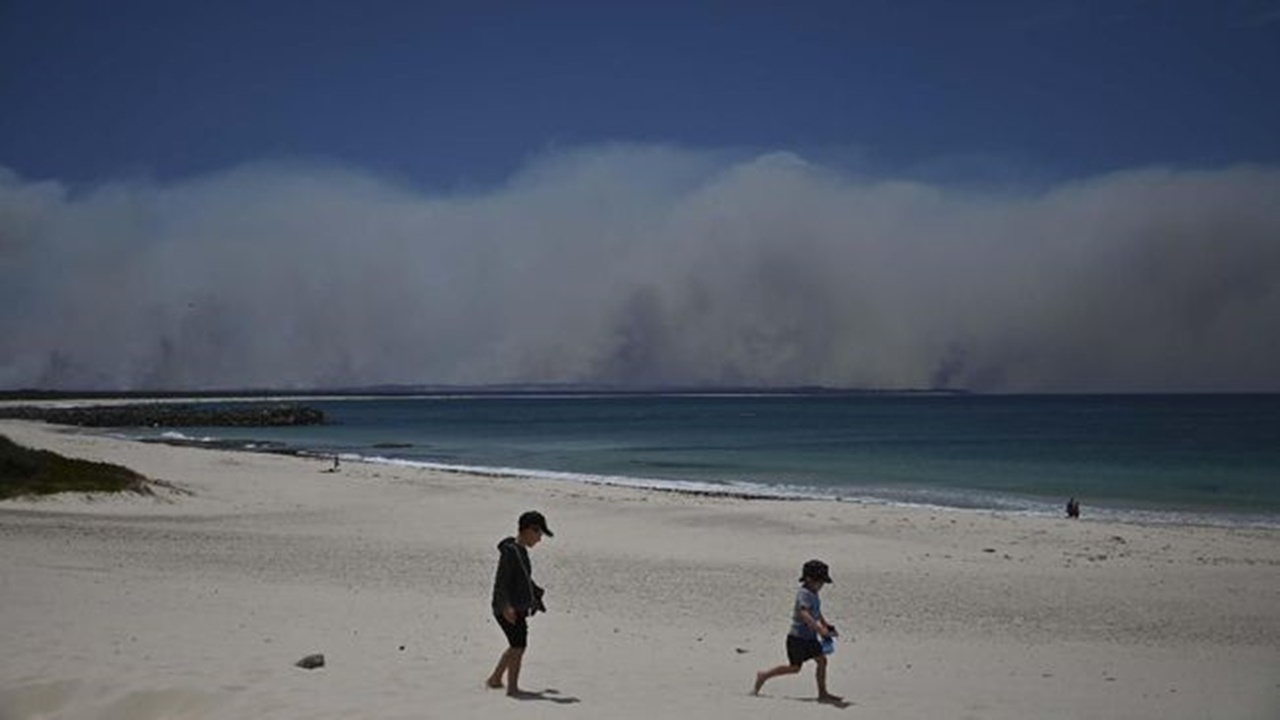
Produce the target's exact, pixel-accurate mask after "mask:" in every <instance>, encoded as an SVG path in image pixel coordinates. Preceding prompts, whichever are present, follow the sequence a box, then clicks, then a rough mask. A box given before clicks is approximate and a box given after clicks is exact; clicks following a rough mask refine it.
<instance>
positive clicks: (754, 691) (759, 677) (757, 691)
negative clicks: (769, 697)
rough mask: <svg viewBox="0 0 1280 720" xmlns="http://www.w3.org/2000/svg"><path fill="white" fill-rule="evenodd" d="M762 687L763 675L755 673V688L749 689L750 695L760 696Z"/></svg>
mask: <svg viewBox="0 0 1280 720" xmlns="http://www.w3.org/2000/svg"><path fill="white" fill-rule="evenodd" d="M762 687H764V673H762V672H758V673H756V686H755V687H753V688H751V694H752V695H759V694H760V688H762Z"/></svg>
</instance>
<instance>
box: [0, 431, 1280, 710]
mask: <svg viewBox="0 0 1280 720" xmlns="http://www.w3.org/2000/svg"><path fill="white" fill-rule="evenodd" d="M0 432H2V433H5V434H7V435H9V436H10V437H11V438H12V439H14V441H15V442H19V443H21V444H27V445H31V446H36V447H41V448H44V449H51V450H54V451H56V452H59V453H62V454H65V455H71V456H76V457H84V458H86V459H93V460H102V461H110V462H116V463H119V464H123V465H125V466H127V467H131V468H133V469H135V470H137V471H139V472H141V473H143V474H144V475H147V476H148V477H152V478H155V479H162V480H166V481H168V482H172V483H174V484H176V485H177V486H179V487H181V488H182V489H184V490H188V491H190V492H192V493H193V494H192V495H189V496H188V495H182V496H177V495H175V496H159V497H157V498H142V497H131V496H121V497H105V498H103V497H98V498H88V499H87V498H84V497H57V498H52V499H49V500H37V501H5V502H0V537H3V542H4V544H5V553H3V554H0V577H3V578H4V580H3V582H0V618H3V619H4V622H2V623H0V644H3V646H4V647H5V649H6V653H5V655H4V656H3V657H2V658H0V717H4V718H6V719H8V718H18V719H21V718H27V717H39V716H42V715H43V716H58V717H68V718H81V717H83V718H91V717H101V716H128V717H133V718H160V717H173V716H186V717H194V718H210V719H221V718H234V717H264V718H293V717H303V716H306V717H319V718H339V717H355V716H359V717H380V718H412V717H421V716H422V714H423V712H424V711H428V710H427V709H429V714H431V715H441V716H447V717H451V718H455V720H469V719H471V718H487V717H492V716H494V715H496V714H500V713H504V712H521V713H523V714H528V713H532V714H533V715H535V716H539V717H540V716H543V715H544V714H546V715H548V716H550V715H551V714H554V716H555V717H557V718H569V719H574V718H594V717H601V716H604V717H617V718H648V717H653V716H654V715H655V714H656V715H666V716H673V717H675V716H680V717H684V716H699V717H705V718H708V720H728V719H729V718H733V719H734V720H739V719H740V718H748V719H750V718H769V717H777V716H778V715H780V714H787V715H798V716H801V717H808V716H813V717H830V712H831V711H832V708H830V707H826V706H819V705H817V704H815V703H813V702H812V701H811V698H812V695H813V679H812V669H811V668H808V667H807V668H805V669H804V671H803V672H802V673H801V674H800V675H799V676H796V677H794V678H786V679H782V678H780V679H777V680H774V681H771V683H770V684H769V685H768V686H767V687H766V688H765V693H764V696H762V697H751V696H750V695H749V692H748V691H749V688H750V681H751V679H752V678H753V677H754V673H755V672H756V671H757V670H759V669H762V668H764V667H769V666H772V665H776V664H777V663H778V662H780V661H781V660H782V659H783V658H784V656H783V654H782V648H781V640H782V636H783V634H784V633H785V632H786V627H787V623H788V621H789V620H788V618H789V615H790V604H791V601H792V599H793V595H794V588H795V579H796V575H795V573H796V572H797V570H798V568H799V565H800V564H801V563H802V562H803V561H804V560H807V559H808V558H810V557H819V558H822V559H824V560H826V561H827V562H828V563H829V564H830V565H831V568H832V575H833V577H834V579H835V584H834V585H832V586H829V587H828V588H827V589H825V590H824V594H823V606H824V610H825V611H826V613H827V615H828V616H829V617H830V618H831V619H832V620H833V621H834V622H835V624H837V625H838V626H839V627H840V628H841V631H842V635H844V636H845V641H844V642H842V643H841V647H840V649H839V650H838V652H837V654H836V655H834V656H832V661H831V667H830V670H829V677H830V682H831V687H832V690H833V692H836V693H838V694H841V695H844V696H845V698H846V700H847V701H849V703H850V704H851V707H850V708H849V709H848V711H849V712H852V713H858V714H859V715H860V716H866V717H877V718H888V719H889V720H894V719H895V718H903V719H905V718H919V717H960V716H966V715H972V716H979V717H984V718H990V719H992V720H1014V719H1015V718H1017V719H1019V720H1021V719H1022V718H1027V717H1036V718H1114V717H1126V718H1161V719H1162V720H1166V719H1170V718H1172V719H1174V720H1180V719H1182V718H1186V719H1187V720H1190V719H1191V718H1199V717H1204V716H1208V715H1213V716H1228V717H1234V718H1247V719H1254V718H1256V719H1257V720H1269V719H1270V718H1273V717H1275V716H1276V711H1277V710H1278V709H1280V683H1277V681H1276V678H1275V674H1274V669H1275V668H1276V667H1280V602H1277V600H1280V532H1277V531H1272V530H1258V529H1232V528H1212V527H1196V526H1139V525H1129V524H1121V523H1111V522H1105V521H1101V520H1085V521H1070V520H1067V519H1065V518H1029V517H1017V516H1010V515H997V514H993V513H985V512H942V511H930V510H927V509H923V508H900V507H884V506H872V505H862V504H856V503H833V502H815V501H806V500H795V501H770V500H742V499H737V498H725V497H709V496H704V495H688V494H676V493H661V492H653V491H649V490H639V489H635V488H624V487H610V486H592V485H585V484H577V483H564V482H553V481H549V480H538V479H524V480H519V479H511V478H496V477H485V476H472V475H458V474H450V473H442V472H436V471H431V470H427V469H422V468H408V467H394V466H383V465H373V464H366V463H351V464H349V465H348V464H346V463H344V464H343V465H342V467H341V470H340V471H339V472H325V468H326V463H325V462H324V461H323V460H322V459H308V458H302V457H296V456H287V455H273V454H262V453H248V452H240V451H218V452H211V451H209V450H204V449H198V448H184V447H174V446H168V445H160V444H147V443H140V442H136V441H131V440H125V439H119V438H112V437H107V436H102V435H97V434H92V433H83V432H77V431H74V430H72V431H71V432H63V431H61V430H59V429H55V428H52V427H48V426H39V425H32V424H22V423H12V422H0ZM529 508H537V509H541V510H543V511H544V512H545V513H546V514H547V517H548V519H549V522H550V525H551V527H552V528H554V529H555V531H556V537H555V538H554V539H552V540H549V541H547V542H546V543H544V544H542V545H539V547H538V548H537V549H536V550H535V551H534V553H533V560H534V567H535V576H536V577H537V578H538V581H539V584H541V585H543V586H545V587H546V588H548V595H547V604H548V606H549V608H550V612H548V613H547V614H546V615H539V616H538V617H537V618H535V619H534V621H532V622H531V626H532V634H531V638H532V639H531V649H530V652H529V656H528V658H527V660H526V664H525V677H526V679H527V682H526V683H525V684H527V686H528V687H529V688H530V689H533V690H542V689H554V690H557V691H558V693H557V694H554V695H550V694H549V695H546V696H545V698H548V699H549V698H560V699H562V700H573V701H574V702H571V703H570V702H566V703H563V704H558V703H552V702H532V703H528V704H521V703H520V702H519V701H512V700H509V699H507V698H506V697H505V696H503V695H502V694H501V693H493V692H491V691H487V690H485V689H484V688H483V687H482V679H483V678H484V677H485V676H486V675H487V674H488V672H489V671H490V670H491V669H492V665H493V662H494V660H495V659H496V657H497V655H498V653H499V652H500V650H501V648H502V647H503V642H504V641H503V640H502V637H501V633H500V632H499V630H498V629H497V628H496V627H495V626H494V625H493V622H492V618H491V617H490V613H489V609H488V592H489V586H490V583H491V582H492V573H493V563H494V562H495V560H496V549H495V547H494V545H495V543H496V542H497V541H498V540H499V539H500V538H501V537H502V536H504V535H506V534H510V532H511V531H512V529H513V528H512V527H511V526H512V524H513V522H514V518H515V517H516V515H517V514H518V513H519V512H521V511H523V510H525V509H529ZM315 652H322V653H324V654H325V655H326V658H327V663H328V664H327V666H326V667H325V668H324V669H321V670H317V671H313V672H308V671H304V670H300V669H298V668H296V667H294V666H293V663H294V662H296V661H297V660H298V659H299V658H301V657H303V656H305V655H308V654H311V653H315ZM623 679H625V682H624V681H623ZM113 713H114V715H113Z"/></svg>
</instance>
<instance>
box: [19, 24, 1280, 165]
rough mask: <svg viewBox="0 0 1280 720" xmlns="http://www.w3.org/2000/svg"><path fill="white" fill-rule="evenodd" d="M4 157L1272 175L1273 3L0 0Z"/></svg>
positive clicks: (1279, 74)
mask: <svg viewBox="0 0 1280 720" xmlns="http://www.w3.org/2000/svg"><path fill="white" fill-rule="evenodd" d="M0 108H4V109H3V111H2V112H0V164H3V165H5V166H7V167H9V168H10V169H12V170H14V171H16V172H18V173H19V174H21V175H23V176H26V177H32V178H38V179H39V178H57V179H60V180H63V181H67V182H93V181H101V180H105V179H110V178H115V177H121V176H139V175H141V176H148V177H156V178H175V177H184V176H190V175H193V174H198V173H203V172H208V171H211V170H216V169H221V168H226V167H230V166H235V165H237V164H240V163H245V162H252V161H260V160H263V159H273V160H274V159H282V158H285V159H292V158H308V159H317V158H322V159H327V160H332V161H337V162H340V163H343V164H350V165H355V166H359V167H362V168H366V169H368V170H371V171H376V172H382V173H389V174H393V175H396V176H399V177H401V178H402V179H404V180H407V181H409V182H412V183H414V184H418V185H421V186H425V187H434V188H440V187H452V186H457V185H470V184H476V183H479V184H486V183H492V182H495V181H499V180H501V179H503V178H505V177H506V176H507V175H509V174H510V173H511V172H513V171H514V170H516V169H517V168H518V167H520V166H521V165H522V164H523V163H524V162H526V161H527V160H528V158H529V157H530V156H533V155H537V154H539V153H543V152H545V151H547V150H548V148H557V147H563V146H578V145H582V144H592V143H599V142H606V141H626V142H646V143H650V142H658V143H673V144H677V145H682V146H691V147H696V148H735V149H740V148H747V149H753V150H778V149H783V150H792V151H797V152H802V153H807V154H810V155H815V156H822V157H825V158H828V159H829V160H830V161H831V162H836V163H846V164H854V165H857V166H859V167H864V168H872V169H875V170H877V171H885V172H891V173H892V172H905V173H919V172H926V173H928V172H933V171H936V172H941V173H943V174H944V175H950V176H955V177H958V178H961V179H963V178H964V177H965V176H966V175H975V176H983V175H989V174H992V173H994V174H997V175H1000V174H1003V173H1007V172H1013V173H1015V174H1016V173H1030V174H1032V175H1040V176H1044V175H1047V176H1049V177H1070V176H1079V175H1086V174H1093V173H1098V172H1105V171H1109V170H1114V169H1118V168H1128V167H1134V166H1143V165H1151V164H1162V165H1176V166H1193V167H1205V166H1220V165H1225V164H1232V163H1241V162H1253V163H1274V162H1276V161H1277V160H1280V132H1277V131H1276V128H1278V127H1280V2H1275V1H1274V0H1219V1H1210V0H1204V1H1186V0H1096V1H1095V0H1044V1H1037V2H1017V1H1010V0H975V1H973V2H957V1H955V0H892V1H891V0H847V1H845V2H805V3H761V2H750V1H748V2H645V3H612V2H378V1H376V0H374V1H368V2H358V3H357V2H332V1H330V0H316V1H314V2H241V1H239V0H230V1H226V2H218V3H181V2H151V1H141V2H139V1H136V0H135V1H130V2H63V1H60V0H38V1H27V0H3V2H0Z"/></svg>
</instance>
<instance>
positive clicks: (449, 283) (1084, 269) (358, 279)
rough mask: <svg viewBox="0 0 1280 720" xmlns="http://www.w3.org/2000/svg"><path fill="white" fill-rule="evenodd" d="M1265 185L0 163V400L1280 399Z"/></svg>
mask: <svg viewBox="0 0 1280 720" xmlns="http://www.w3.org/2000/svg"><path fill="white" fill-rule="evenodd" d="M1277 368H1280V170H1276V169H1273V168H1268V167H1253V166H1241V167H1230V168H1225V169H1218V170H1199V171H1189V170H1176V169H1162V168H1149V169H1137V170H1133V171H1128V172H1117V173H1114V174H1109V175H1105V176H1101V177H1095V178H1091V179H1085V180H1076V181H1072V182H1067V183H1062V184H1059V185H1056V186H1052V187H1048V188H1044V187H1041V188H1036V189H1034V190H1007V189H1005V190H993V189H983V190H978V189H974V188H965V187H957V186H953V185H943V184H935V183H928V182H920V181H910V180H900V179H886V178H880V177H869V176H865V175H859V174H857V173H851V172H848V171H845V170H840V169H837V168H834V167H829V166H824V165H822V164H821V163H816V162H808V161H806V160H804V159H802V158H800V157H797V156H795V155H793V154H789V153H771V154H765V155H760V156H754V157H742V156H732V155H731V154H728V153H712V152H700V151H695V150H689V149H681V148H671V147H660V146H634V145H618V146H607V147H592V148H579V149H574V150H568V151H562V152H559V153H556V154H553V155H547V156H544V157H541V158H537V159H535V160H533V161H531V162H530V163H529V164H528V166H526V167H525V168H524V169H523V170H522V171H521V172H520V173H518V174H517V175H515V176H514V177H512V178H510V179H509V180H508V181H507V182H505V183H504V184H502V185H501V186H499V187H496V188H490V189H485V190H482V191H472V192H453V193H428V192H424V191H421V190H417V189H414V188H412V187H408V186H405V185H403V184H399V183H396V182H393V181H390V180H387V179H384V178H379V177H376V176H373V175H370V174H367V173H363V172H360V171H357V170H352V169H345V168H341V167H335V166H324V165H319V164H274V165H248V166H243V167H239V168H235V169H231V170H228V171H226V172H221V173H217V174H213V175H208V176H204V177H198V178H191V179H186V180H181V181H172V182H155V181H146V180H131V181H109V182H103V183H100V184H98V185H95V186H92V187H87V188H70V187H67V186H64V185H63V184H60V183H58V182H50V181H39V182H38V181H33V180H28V179H24V178H22V177H20V176H19V175H17V174H16V173H14V172H12V171H7V170H4V169H3V168H0V388H9V389H15V388H50V389H53V388H74V389H89V388H101V389H212V388H235V387H274V388H317V387H335V386H357V385H370V384H381V383H408V384H412V383H449V384H474V383H516V382H520V383H578V382H581V383H609V384H617V385H623V386H638V385H646V386H648V385H670V384H678V385H772V386H778V385H787V386H790V385H826V386H857V387H868V388H898V387H925V386H945V387H952V388H966V389H971V390H978V391H1008V392H1022V391H1051V392H1056V391H1209V390H1225V391H1235V390H1242V391H1244V390H1249V391H1280V370H1277Z"/></svg>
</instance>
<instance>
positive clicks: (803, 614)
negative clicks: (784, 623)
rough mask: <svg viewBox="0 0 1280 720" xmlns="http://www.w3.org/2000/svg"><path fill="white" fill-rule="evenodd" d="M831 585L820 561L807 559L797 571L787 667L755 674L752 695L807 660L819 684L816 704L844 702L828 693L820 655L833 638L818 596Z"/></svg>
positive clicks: (833, 631)
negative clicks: (814, 669)
mask: <svg viewBox="0 0 1280 720" xmlns="http://www.w3.org/2000/svg"><path fill="white" fill-rule="evenodd" d="M830 582H831V572H830V570H829V569H828V568H827V564H826V563H824V562H822V561H821V560H810V561H809V562H807V563H805V564H804V568H803V569H802V570H801V571H800V587H799V589H797V590H796V603H795V608H794V609H793V611H792V614H791V631H790V632H788V633H787V664H786V665H779V666H777V667H775V668H772V669H769V670H761V671H760V672H758V673H756V684H755V687H754V688H753V689H752V691H751V694H752V695H759V694H760V688H761V687H763V686H764V684H765V681H767V680H769V679H770V678H775V677H778V676H779V675H795V674H796V673H798V672H800V666H802V665H804V663H805V662H806V661H808V660H813V661H814V664H816V665H817V670H816V671H815V678H816V679H817V681H818V702H831V703H838V702H841V701H843V700H844V698H842V697H840V696H839V695H832V694H831V693H830V692H827V656H826V654H825V653H824V652H823V647H822V646H823V641H824V640H827V639H828V638H834V637H836V634H837V633H836V629H835V627H834V626H832V625H829V624H827V621H826V618H824V617H822V601H821V600H820V599H819V598H818V593H819V592H820V591H821V590H822V586H823V585H826V584H828V583H830Z"/></svg>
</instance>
